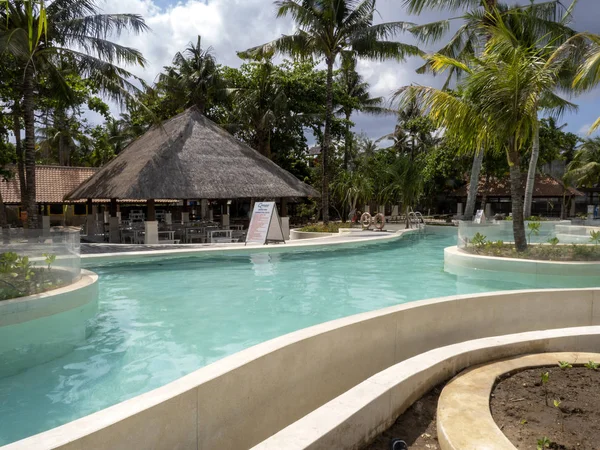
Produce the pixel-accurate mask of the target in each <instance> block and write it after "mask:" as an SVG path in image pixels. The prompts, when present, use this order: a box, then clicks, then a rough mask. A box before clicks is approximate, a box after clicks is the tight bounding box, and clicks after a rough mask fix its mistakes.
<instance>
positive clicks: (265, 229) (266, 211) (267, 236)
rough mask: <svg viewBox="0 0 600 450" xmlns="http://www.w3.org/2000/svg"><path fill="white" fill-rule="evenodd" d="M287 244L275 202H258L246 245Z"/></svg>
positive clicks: (251, 220) (255, 205)
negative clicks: (270, 242) (271, 242)
mask: <svg viewBox="0 0 600 450" xmlns="http://www.w3.org/2000/svg"><path fill="white" fill-rule="evenodd" d="M268 241H273V242H285V238H284V237H283V231H282V229H281V222H280V221H279V214H278V213H277V208H276V207H275V202H256V203H255V204H254V210H253V211H252V218H251V219H250V226H249V227H248V233H247V234H246V244H266V243H267V242H268Z"/></svg>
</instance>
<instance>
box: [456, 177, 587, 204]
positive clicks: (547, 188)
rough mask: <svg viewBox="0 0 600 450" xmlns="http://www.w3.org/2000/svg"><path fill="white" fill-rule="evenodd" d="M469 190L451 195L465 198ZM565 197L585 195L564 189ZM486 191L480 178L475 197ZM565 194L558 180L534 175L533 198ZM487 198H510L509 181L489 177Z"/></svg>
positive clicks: (483, 178)
mask: <svg viewBox="0 0 600 450" xmlns="http://www.w3.org/2000/svg"><path fill="white" fill-rule="evenodd" d="M526 176H527V175H526V174H523V177H522V178H523V189H525V180H526ZM468 189H469V185H468V184H466V185H465V186H463V187H461V188H458V189H457V190H456V191H454V192H453V193H452V195H453V196H455V197H466V196H467V190H468ZM566 189H567V191H566V193H567V195H574V196H577V197H579V196H583V195H585V194H583V193H581V192H580V191H578V190H577V189H574V188H572V187H569V188H566ZM485 191H486V189H485V177H481V178H480V179H479V187H478V190H477V195H478V196H481V195H483V193H484V192H485ZM564 193H565V186H564V185H563V183H562V182H561V181H560V180H557V179H556V178H554V177H551V176H550V175H539V174H538V175H536V176H535V185H534V187H533V196H534V197H543V198H549V197H562V196H563V194H564ZM487 196H488V197H510V180H509V179H508V177H507V178H495V177H491V178H490V180H489V184H488V186H487Z"/></svg>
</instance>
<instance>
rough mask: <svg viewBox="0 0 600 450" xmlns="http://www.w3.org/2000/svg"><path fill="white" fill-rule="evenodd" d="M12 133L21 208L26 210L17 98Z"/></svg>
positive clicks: (23, 162)
mask: <svg viewBox="0 0 600 450" xmlns="http://www.w3.org/2000/svg"><path fill="white" fill-rule="evenodd" d="M13 134H14V136H15V153H16V154H17V171H18V173H19V189H20V193H21V208H22V209H23V210H24V211H27V183H26V180H25V156H24V155H23V143H22V142H21V109H20V107H19V102H18V100H15V105H14V107H13Z"/></svg>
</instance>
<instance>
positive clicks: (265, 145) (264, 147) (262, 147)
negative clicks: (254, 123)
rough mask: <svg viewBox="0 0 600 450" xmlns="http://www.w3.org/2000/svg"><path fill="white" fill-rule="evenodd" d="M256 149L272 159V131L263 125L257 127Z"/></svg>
mask: <svg viewBox="0 0 600 450" xmlns="http://www.w3.org/2000/svg"><path fill="white" fill-rule="evenodd" d="M256 149H257V150H258V152H259V153H260V154H261V155H263V156H266V157H267V158H269V159H271V139H270V132H269V130H266V129H264V127H262V126H258V127H256Z"/></svg>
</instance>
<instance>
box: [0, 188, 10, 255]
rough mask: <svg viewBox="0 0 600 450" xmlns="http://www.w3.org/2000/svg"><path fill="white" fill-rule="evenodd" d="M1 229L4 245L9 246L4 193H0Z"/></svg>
mask: <svg viewBox="0 0 600 450" xmlns="http://www.w3.org/2000/svg"><path fill="white" fill-rule="evenodd" d="M0 181H1V180H0ZM0 227H1V228H2V242H3V243H4V244H8V243H9V231H8V217H7V215H6V206H5V205H4V199H3V198H2V191H0Z"/></svg>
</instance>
